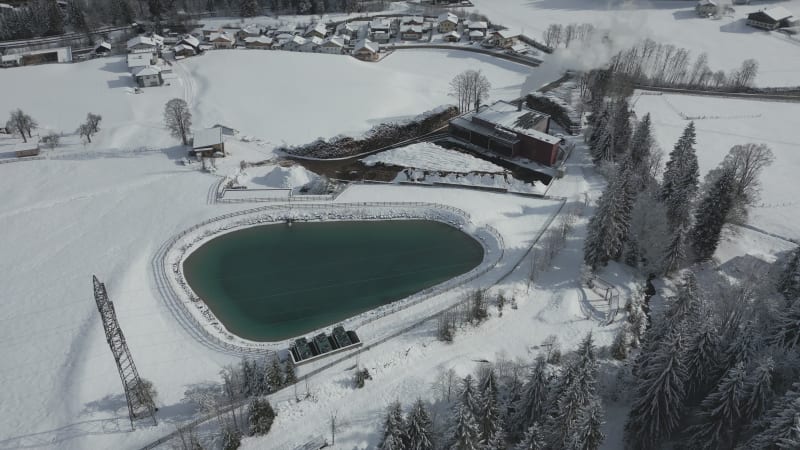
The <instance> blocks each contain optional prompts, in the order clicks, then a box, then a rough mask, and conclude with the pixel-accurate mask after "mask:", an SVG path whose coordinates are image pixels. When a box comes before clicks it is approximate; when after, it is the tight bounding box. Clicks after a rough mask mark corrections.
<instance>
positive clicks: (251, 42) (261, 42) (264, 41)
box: [244, 36, 272, 50]
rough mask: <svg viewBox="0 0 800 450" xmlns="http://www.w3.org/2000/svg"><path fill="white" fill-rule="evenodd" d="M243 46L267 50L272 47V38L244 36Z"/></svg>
mask: <svg viewBox="0 0 800 450" xmlns="http://www.w3.org/2000/svg"><path fill="white" fill-rule="evenodd" d="M244 46H245V48H251V49H256V50H269V49H271V48H272V38H270V37H267V36H255V37H246V38H244Z"/></svg>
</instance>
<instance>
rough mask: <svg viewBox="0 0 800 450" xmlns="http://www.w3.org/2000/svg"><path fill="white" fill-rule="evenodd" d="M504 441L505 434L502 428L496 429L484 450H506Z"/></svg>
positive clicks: (506, 446) (506, 445)
mask: <svg viewBox="0 0 800 450" xmlns="http://www.w3.org/2000/svg"><path fill="white" fill-rule="evenodd" d="M506 441H507V439H506V433H505V432H504V431H503V429H502V428H501V429H498V430H497V431H495V432H494V434H493V435H492V436H491V437H490V438H489V442H487V443H486V445H485V447H484V450H506V449H507V448H508V444H507V442H506Z"/></svg>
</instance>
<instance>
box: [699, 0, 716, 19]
mask: <svg viewBox="0 0 800 450" xmlns="http://www.w3.org/2000/svg"><path fill="white" fill-rule="evenodd" d="M694 10H695V11H696V12H697V15H698V16H700V17H709V16H713V15H716V14H717V11H719V6H718V5H717V1H716V0H698V1H697V4H696V5H695V6H694Z"/></svg>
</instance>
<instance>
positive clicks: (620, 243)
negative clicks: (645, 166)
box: [583, 158, 634, 270]
mask: <svg viewBox="0 0 800 450" xmlns="http://www.w3.org/2000/svg"><path fill="white" fill-rule="evenodd" d="M630 176H631V165H630V159H627V158H626V159H625V160H624V161H623V163H622V164H621V168H620V170H619V171H618V173H617V175H616V176H615V177H614V180H613V181H612V182H611V183H609V185H608V186H607V187H606V190H605V192H603V195H602V196H601V197H600V200H599V202H598V205H597V210H596V211H595V214H594V216H592V218H591V219H590V220H589V227H588V235H587V236H586V241H585V242H584V247H583V250H584V262H586V264H587V265H588V266H589V267H591V268H592V269H593V270H596V269H597V268H598V267H600V266H603V265H605V264H606V263H608V261H609V260H611V259H617V258H619V257H620V256H621V255H622V250H623V248H624V245H625V242H626V240H627V238H628V233H629V232H630V225H631V213H632V210H633V201H634V195H633V191H632V189H631V184H630Z"/></svg>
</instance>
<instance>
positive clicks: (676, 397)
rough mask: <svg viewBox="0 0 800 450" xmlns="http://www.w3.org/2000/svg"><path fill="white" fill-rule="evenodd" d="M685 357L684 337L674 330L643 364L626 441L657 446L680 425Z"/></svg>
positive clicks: (683, 397)
mask: <svg viewBox="0 0 800 450" xmlns="http://www.w3.org/2000/svg"><path fill="white" fill-rule="evenodd" d="M683 358H684V344H683V338H682V336H681V335H680V334H676V333H672V334H670V335H668V336H666V337H665V338H664V340H663V342H661V345H659V346H658V348H657V349H655V350H654V351H653V354H652V355H648V356H646V359H647V361H646V362H645V363H643V364H640V370H639V371H638V372H637V373H636V375H637V378H638V379H637V382H636V387H635V391H636V392H635V394H634V402H633V406H632V407H631V411H630V413H629V415H628V421H627V423H626V424H625V440H626V442H627V444H628V445H629V446H630V447H631V448H655V447H656V444H657V443H658V442H660V441H661V440H662V439H664V438H667V437H669V436H670V435H671V434H672V433H673V432H674V431H675V430H676V429H677V428H678V426H679V424H680V419H681V410H682V409H683V403H684V399H685V392H686V391H685V383H686V376H687V374H686V367H685V366H684V363H683Z"/></svg>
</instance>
